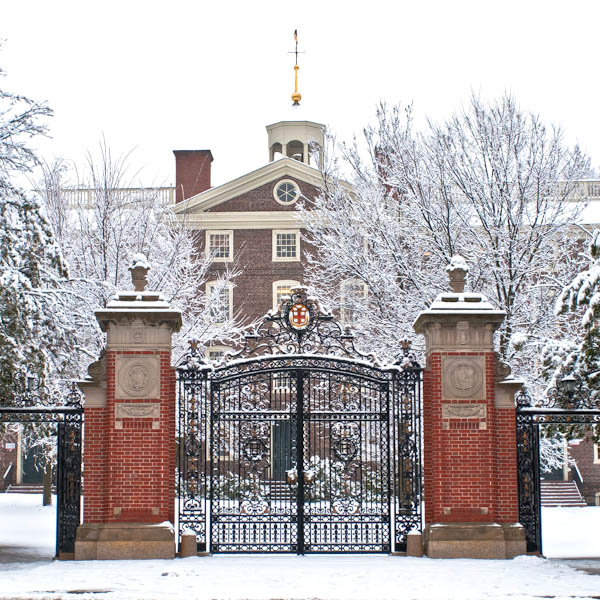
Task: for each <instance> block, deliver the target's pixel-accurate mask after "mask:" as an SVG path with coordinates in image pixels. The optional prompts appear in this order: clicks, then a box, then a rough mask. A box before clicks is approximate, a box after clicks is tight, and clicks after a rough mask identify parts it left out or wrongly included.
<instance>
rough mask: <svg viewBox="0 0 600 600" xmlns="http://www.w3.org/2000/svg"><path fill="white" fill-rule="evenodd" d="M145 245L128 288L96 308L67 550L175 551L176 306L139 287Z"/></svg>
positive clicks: (84, 553) (96, 553)
mask: <svg viewBox="0 0 600 600" xmlns="http://www.w3.org/2000/svg"><path fill="white" fill-rule="evenodd" d="M148 270H149V266H148V265H147V263H146V260H145V258H144V257H143V255H136V256H135V257H134V264H133V265H132V267H130V271H131V273H132V280H133V285H134V288H135V289H134V290H133V291H129V292H121V293H119V294H118V295H117V296H115V297H114V298H113V300H111V302H109V304H108V306H107V307H106V308H105V309H103V310H99V311H96V318H97V319H98V322H99V324H100V327H101V328H102V331H104V332H106V334H107V338H106V352H105V354H103V356H102V357H101V359H100V360H99V361H97V362H96V363H93V364H92V365H90V367H89V368H88V372H89V374H90V377H89V378H88V379H87V380H86V381H83V382H80V383H79V386H80V388H81V390H82V391H83V392H84V395H85V404H84V411H85V413H84V414H85V430H84V453H83V461H84V488H83V495H84V518H83V524H82V525H80V527H79V528H78V530H77V537H76V541H75V560H90V559H132V558H172V557H174V555H175V534H174V528H173V524H174V504H175V489H174V483H175V481H174V472H175V395H176V391H175V385H176V377H175V370H174V368H173V367H172V366H171V337H172V334H173V333H174V332H176V331H178V330H179V329H180V327H181V313H180V312H179V311H176V310H172V309H171V308H170V307H169V305H168V303H167V302H165V301H164V299H163V298H162V296H161V295H160V294H159V293H157V292H150V291H145V284H146V274H147V272H148Z"/></svg>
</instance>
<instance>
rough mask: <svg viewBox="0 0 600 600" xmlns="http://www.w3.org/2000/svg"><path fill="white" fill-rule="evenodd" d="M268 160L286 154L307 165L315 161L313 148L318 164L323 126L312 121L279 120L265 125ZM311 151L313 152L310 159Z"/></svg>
mask: <svg viewBox="0 0 600 600" xmlns="http://www.w3.org/2000/svg"><path fill="white" fill-rule="evenodd" d="M267 134H268V136H269V162H272V161H274V160H278V159H280V158H283V157H284V156H287V157H288V158H293V159H294V160H298V161H300V162H303V163H305V164H307V165H309V164H311V162H313V163H314V162H315V160H314V158H315V154H314V152H315V150H316V151H317V153H318V157H319V158H318V161H317V164H316V165H315V166H316V167H319V166H320V163H321V157H322V154H323V145H324V142H325V126H324V125H322V124H321V123H315V122H313V121H296V120H294V121H292V120H290V121H279V122H277V123H273V124H272V125H267ZM311 153H312V154H313V156H312V159H311Z"/></svg>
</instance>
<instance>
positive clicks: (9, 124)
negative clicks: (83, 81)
mask: <svg viewBox="0 0 600 600" xmlns="http://www.w3.org/2000/svg"><path fill="white" fill-rule="evenodd" d="M1 74H2V71H0V75H1ZM51 114H52V112H51V110H50V109H49V108H48V106H47V105H46V104H43V103H39V102H35V101H33V100H30V99H28V98H25V97H24V96H19V95H15V94H11V93H9V92H6V91H3V90H1V89H0V397H1V398H2V402H3V403H4V402H7V401H10V400H11V399H13V398H15V397H16V396H19V395H20V394H22V393H24V392H25V390H27V388H28V387H31V386H32V384H33V385H35V387H36V388H38V389H40V388H41V387H43V385H44V383H45V381H46V377H47V374H48V372H49V370H51V369H53V368H57V367H58V366H59V365H60V363H61V360H62V354H61V348H62V347H64V346H65V345H67V344H68V338H69V328H68V327H66V328H65V327H63V326H62V324H61V322H60V321H58V322H57V320H56V316H57V313H60V311H61V309H60V306H61V305H62V302H63V300H64V296H63V294H62V292H61V288H62V284H63V281H64V278H65V277H66V275H67V272H66V268H65V264H64V262H63V259H62V257H61V253H60V250H59V248H58V246H57V244H56V243H55V240H54V237H53V235H52V230H51V227H50V224H49V223H48V221H47V220H46V218H45V217H44V215H43V212H42V208H41V206H40V204H39V203H38V201H37V200H36V198H35V197H33V196H32V195H30V194H28V193H26V192H25V191H24V190H23V189H22V188H21V187H20V184H21V182H22V181H23V180H24V175H26V174H28V173H30V172H31V170H32V169H33V167H34V166H35V165H36V164H37V163H38V161H37V157H36V155H35V153H34V152H33V150H32V149H31V147H30V145H29V144H30V142H31V139H32V138H33V137H35V136H38V135H44V134H45V133H46V125H45V118H46V117H49V116H50V115H51Z"/></svg>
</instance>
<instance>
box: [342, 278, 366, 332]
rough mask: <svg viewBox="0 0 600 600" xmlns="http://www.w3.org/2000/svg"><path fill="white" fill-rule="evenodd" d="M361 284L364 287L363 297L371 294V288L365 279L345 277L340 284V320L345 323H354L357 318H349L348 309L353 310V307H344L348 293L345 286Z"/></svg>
mask: <svg viewBox="0 0 600 600" xmlns="http://www.w3.org/2000/svg"><path fill="white" fill-rule="evenodd" d="M350 285H353V286H360V287H361V288H362V294H363V295H362V296H361V297H362V298H366V297H367V296H368V295H369V288H368V286H367V284H366V283H365V282H364V281H359V280H358V279H345V280H344V281H342V283H341V284H340V306H341V309H340V322H341V323H342V324H343V325H350V326H352V325H354V323H355V319H349V318H348V312H347V311H348V310H353V309H348V308H347V307H344V304H345V299H346V295H347V292H346V290H345V288H346V287H347V286H350Z"/></svg>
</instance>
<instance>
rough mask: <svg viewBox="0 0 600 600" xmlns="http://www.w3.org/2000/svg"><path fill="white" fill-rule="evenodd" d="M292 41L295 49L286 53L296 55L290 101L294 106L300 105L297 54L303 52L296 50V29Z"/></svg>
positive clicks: (300, 95)
mask: <svg viewBox="0 0 600 600" xmlns="http://www.w3.org/2000/svg"><path fill="white" fill-rule="evenodd" d="M294 41H295V42H296V49H295V50H294V51H293V52H289V53H288V54H295V55H296V64H295V65H294V71H295V73H294V93H293V94H292V101H293V102H294V106H299V105H300V100H302V94H301V93H300V92H299V91H298V71H299V70H300V67H299V66H298V54H303V52H298V30H297V29H294Z"/></svg>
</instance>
